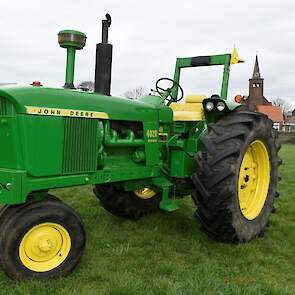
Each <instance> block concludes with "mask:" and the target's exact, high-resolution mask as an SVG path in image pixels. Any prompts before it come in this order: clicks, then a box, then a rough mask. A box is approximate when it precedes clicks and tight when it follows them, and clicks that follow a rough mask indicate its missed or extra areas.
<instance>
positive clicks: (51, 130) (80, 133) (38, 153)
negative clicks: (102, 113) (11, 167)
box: [21, 116, 98, 177]
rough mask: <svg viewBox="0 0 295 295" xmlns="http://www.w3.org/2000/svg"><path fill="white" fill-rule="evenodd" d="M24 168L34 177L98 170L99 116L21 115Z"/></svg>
mask: <svg viewBox="0 0 295 295" xmlns="http://www.w3.org/2000/svg"><path fill="white" fill-rule="evenodd" d="M21 121H22V124H21V126H22V129H23V130H22V137H23V138H22V140H23V143H24V145H23V149H24V155H25V156H24V161H25V169H26V170H27V173H28V174H29V175H31V176H33V177H42V176H57V175H67V174H78V173H83V172H95V171H96V167H97V153H98V120H95V119H86V118H68V117H54V116H50V117H47V116H21Z"/></svg>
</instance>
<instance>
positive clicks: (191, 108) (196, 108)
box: [170, 94, 207, 121]
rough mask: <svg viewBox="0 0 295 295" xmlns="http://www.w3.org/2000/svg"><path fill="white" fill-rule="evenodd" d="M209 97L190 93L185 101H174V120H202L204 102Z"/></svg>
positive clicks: (172, 105) (172, 104) (171, 105)
mask: <svg viewBox="0 0 295 295" xmlns="http://www.w3.org/2000/svg"><path fill="white" fill-rule="evenodd" d="M205 98H207V96H206V95H204V94H189V95H187V96H186V97H185V103H177V102H172V103H171V104H170V107H171V109H172V111H173V121H202V120H203V117H204V110H203V105H202V102H203V100H204V99H205Z"/></svg>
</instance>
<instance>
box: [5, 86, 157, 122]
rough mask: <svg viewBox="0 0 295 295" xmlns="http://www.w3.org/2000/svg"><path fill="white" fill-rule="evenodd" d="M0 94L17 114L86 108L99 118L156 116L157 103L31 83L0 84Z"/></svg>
mask: <svg viewBox="0 0 295 295" xmlns="http://www.w3.org/2000/svg"><path fill="white" fill-rule="evenodd" d="M0 97H6V98H7V99H8V100H10V101H11V102H12V103H13V105H14V107H15V109H16V111H17V113H19V114H27V113H30V114H34V112H35V113H36V114H37V113H39V114H42V112H44V113H43V114H44V115H46V114H47V113H46V112H54V111H58V112H59V113H60V112H61V111H62V112H70V111H72V112H76V111H78V112H77V114H78V115H81V114H82V115H81V116H83V114H85V112H86V113H87V114H89V113H93V114H95V115H96V114H99V113H101V114H102V116H101V118H110V119H113V120H132V121H154V120H158V110H157V107H156V106H154V105H152V104H148V103H145V102H140V101H133V100H129V99H125V98H118V97H113V96H105V95H102V94H99V93H93V92H83V91H80V90H70V89H57V88H46V87H33V86H32V87H1V88H0ZM28 110H30V111H28ZM79 111H80V112H79ZM84 117H85V116H84Z"/></svg>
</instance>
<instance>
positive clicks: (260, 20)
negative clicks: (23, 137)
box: [0, 0, 295, 106]
mask: <svg viewBox="0 0 295 295" xmlns="http://www.w3.org/2000/svg"><path fill="white" fill-rule="evenodd" d="M0 10H1V17H0V28H1V29H0V39H1V49H0V50H1V57H0V83H1V82H17V83H19V84H28V83H30V82H31V81H33V80H40V81H42V82H43V84H44V85H50V86H61V85H63V83H64V72H65V50H64V49H61V48H59V46H58V44H57V33H58V31H59V30H62V29H76V30H80V31H82V32H84V33H86V35H87V37H88V39H87V44H86V47H85V49H84V50H83V51H79V52H78V53H77V63H76V76H75V81H76V83H77V82H80V81H83V80H93V76H94V65H95V44H96V43H97V42H98V41H99V40H100V38H101V19H102V18H103V17H104V15H105V13H106V12H108V13H110V14H111V16H112V18H113V23H112V26H111V32H110V38H109V39H110V42H111V43H112V44H113V45H114V57H113V80H112V93H113V94H114V95H121V94H122V93H124V92H125V91H126V90H129V89H132V88H134V87H137V86H143V87H145V88H146V89H148V90H149V89H150V88H153V87H154V84H155V81H156V80H157V79H158V78H159V77H163V76H165V77H172V76H173V70H174V65H175V58H176V57H187V56H197V55H208V54H220V53H230V52H232V49H233V46H234V44H235V45H236V47H237V49H238V52H239V54H240V56H241V57H243V58H244V59H245V60H246V63H245V64H239V65H234V66H233V67H232V71H231V79H230V92H229V94H230V97H232V96H234V95H235V94H238V93H241V94H247V93H248V78H249V77H250V75H252V71H253V65H254V59H255V54H256V51H258V55H259V62H260V70H261V73H262V76H263V77H264V79H265V96H266V97H267V98H269V99H272V98H283V99H285V100H288V101H289V102H290V103H292V104H293V106H295V82H294V80H295V33H294V32H295V4H294V3H293V1H290V0H275V1H271V0H268V1H267V0H259V1H257V0H256V1H254V0H247V1H239V0H235V1H233V0H223V1H218V0H215V1H213V0H206V1H200V0H189V1H186V0H182V1H174V0H170V1H164V0H162V1H161V0H157V1H155V0H146V1H140V0H137V1H131V0H124V1H115V0H84V1H76V0H70V1H68V0H66V1H62V0H59V1H56V0H47V1H43V0H38V1H36V0H26V1H20V0H18V1H16V0H1V1H0ZM221 75H222V69H221V68H220V67H210V68H202V69H200V68H198V69H187V70H185V71H184V72H183V76H182V79H181V84H182V85H183V87H184V89H185V91H186V92H187V93H192V92H195V93H204V94H208V95H210V94H212V93H216V92H219V88H220V81H221Z"/></svg>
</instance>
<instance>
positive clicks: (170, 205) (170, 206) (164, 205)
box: [160, 199, 179, 212]
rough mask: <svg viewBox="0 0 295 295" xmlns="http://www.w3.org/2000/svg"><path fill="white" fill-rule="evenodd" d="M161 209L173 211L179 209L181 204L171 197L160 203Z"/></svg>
mask: <svg viewBox="0 0 295 295" xmlns="http://www.w3.org/2000/svg"><path fill="white" fill-rule="evenodd" d="M160 209H161V210H163V211H167V212H173V211H175V210H177V209H179V206H178V205H177V204H176V203H175V201H173V200H171V199H166V200H163V201H161V203H160Z"/></svg>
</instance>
